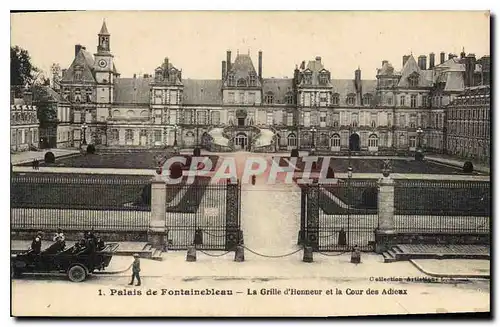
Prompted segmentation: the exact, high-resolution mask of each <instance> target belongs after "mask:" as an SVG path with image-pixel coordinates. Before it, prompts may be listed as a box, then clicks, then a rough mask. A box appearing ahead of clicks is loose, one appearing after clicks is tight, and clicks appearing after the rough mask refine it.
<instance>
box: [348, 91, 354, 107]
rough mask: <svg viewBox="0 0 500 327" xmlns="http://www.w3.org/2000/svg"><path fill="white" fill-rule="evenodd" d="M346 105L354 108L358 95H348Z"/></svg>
mask: <svg viewBox="0 0 500 327" xmlns="http://www.w3.org/2000/svg"><path fill="white" fill-rule="evenodd" d="M346 103H347V105H348V106H354V105H355V104H356V95H354V94H349V95H347V99H346Z"/></svg>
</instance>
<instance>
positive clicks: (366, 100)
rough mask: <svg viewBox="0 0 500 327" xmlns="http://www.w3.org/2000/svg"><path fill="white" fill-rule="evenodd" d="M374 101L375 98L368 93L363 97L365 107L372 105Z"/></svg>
mask: <svg viewBox="0 0 500 327" xmlns="http://www.w3.org/2000/svg"><path fill="white" fill-rule="evenodd" d="M372 100H373V96H372V95H371V94H370V93H366V94H365V95H364V96H363V105H364V106H369V105H371V103H372Z"/></svg>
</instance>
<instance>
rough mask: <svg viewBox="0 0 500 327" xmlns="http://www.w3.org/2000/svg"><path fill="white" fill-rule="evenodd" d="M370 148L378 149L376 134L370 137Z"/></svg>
mask: <svg viewBox="0 0 500 327" xmlns="http://www.w3.org/2000/svg"><path fill="white" fill-rule="evenodd" d="M368 147H370V148H376V147H378V137H377V135H375V134H372V135H370V137H368Z"/></svg>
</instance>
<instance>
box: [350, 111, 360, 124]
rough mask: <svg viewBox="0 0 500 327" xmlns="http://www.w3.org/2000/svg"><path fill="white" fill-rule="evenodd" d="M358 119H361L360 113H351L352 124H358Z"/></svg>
mask: <svg viewBox="0 0 500 327" xmlns="http://www.w3.org/2000/svg"><path fill="white" fill-rule="evenodd" d="M358 119H359V118H358V114H357V113H352V114H351V125H352V126H358V122H359V120H358Z"/></svg>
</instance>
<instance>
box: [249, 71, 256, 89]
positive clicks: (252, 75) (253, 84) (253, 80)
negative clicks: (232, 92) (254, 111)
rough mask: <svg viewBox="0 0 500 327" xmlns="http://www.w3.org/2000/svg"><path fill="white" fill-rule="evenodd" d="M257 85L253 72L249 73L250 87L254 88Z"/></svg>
mask: <svg viewBox="0 0 500 327" xmlns="http://www.w3.org/2000/svg"><path fill="white" fill-rule="evenodd" d="M256 85H257V78H256V76H255V73H254V72H251V73H250V86H256Z"/></svg>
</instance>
